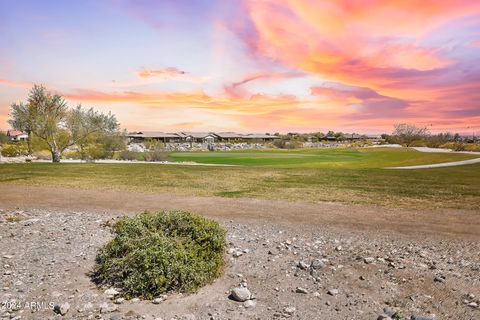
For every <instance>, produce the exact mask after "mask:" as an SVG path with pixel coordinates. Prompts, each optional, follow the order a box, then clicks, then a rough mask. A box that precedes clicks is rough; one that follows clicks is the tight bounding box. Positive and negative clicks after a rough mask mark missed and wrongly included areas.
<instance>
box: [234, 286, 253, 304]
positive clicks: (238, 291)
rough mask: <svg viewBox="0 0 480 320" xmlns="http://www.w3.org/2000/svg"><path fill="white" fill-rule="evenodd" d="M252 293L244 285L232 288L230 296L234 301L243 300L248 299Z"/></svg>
mask: <svg viewBox="0 0 480 320" xmlns="http://www.w3.org/2000/svg"><path fill="white" fill-rule="evenodd" d="M251 296H252V293H251V292H250V290H248V289H247V288H245V287H238V288H233V289H232V292H231V297H232V299H233V300H235V301H240V302H244V301H247V300H250V297H251Z"/></svg>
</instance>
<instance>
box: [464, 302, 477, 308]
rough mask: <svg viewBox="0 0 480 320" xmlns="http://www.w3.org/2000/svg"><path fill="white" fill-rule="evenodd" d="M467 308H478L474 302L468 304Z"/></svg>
mask: <svg viewBox="0 0 480 320" xmlns="http://www.w3.org/2000/svg"><path fill="white" fill-rule="evenodd" d="M467 306H469V307H471V308H478V303H476V302H475V301H472V302H470V303H469V304H467Z"/></svg>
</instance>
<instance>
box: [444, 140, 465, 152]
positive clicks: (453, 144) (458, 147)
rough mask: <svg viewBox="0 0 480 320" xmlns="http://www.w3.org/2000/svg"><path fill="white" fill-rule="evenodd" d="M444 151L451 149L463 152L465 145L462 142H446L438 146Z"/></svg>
mask: <svg viewBox="0 0 480 320" xmlns="http://www.w3.org/2000/svg"><path fill="white" fill-rule="evenodd" d="M440 148H444V149H452V150H454V151H465V143H462V142H447V143H444V144H442V145H441V146H440Z"/></svg>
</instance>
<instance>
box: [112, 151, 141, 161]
mask: <svg viewBox="0 0 480 320" xmlns="http://www.w3.org/2000/svg"><path fill="white" fill-rule="evenodd" d="M118 159H119V160H137V161H143V160H145V155H144V154H143V152H136V151H129V150H122V151H120V152H119V153H118Z"/></svg>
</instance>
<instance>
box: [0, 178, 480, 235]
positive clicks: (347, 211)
mask: <svg viewBox="0 0 480 320" xmlns="http://www.w3.org/2000/svg"><path fill="white" fill-rule="evenodd" d="M8 208H10V209H14V208H37V209H67V210H79V211H82V210H95V211H101V212H102V211H108V212H117V213H129V214H132V213H138V212H142V211H143V210H173V209H177V210H188V211H194V212H197V213H199V214H202V215H205V216H207V217H211V218H218V219H228V220H233V221H238V222H248V221H250V222H255V223H261V222H262V221H265V222H274V223H278V224H279V225H285V226H296V227H299V228H300V230H301V229H303V228H315V227H331V228H335V229H340V230H342V231H343V230H345V231H346V232H349V231H357V232H374V233H379V232H380V233H384V234H385V233H386V234H391V233H400V234H407V235H410V236H418V237H424V236H426V235H430V236H439V237H459V238H474V239H478V240H480V212H478V211H474V210H458V209H428V210H427V209H425V210H414V209H402V208H386V207H377V206H368V205H353V204H340V203H330V202H320V203H307V202H300V201H281V200H263V199H249V198H239V199H231V198H220V197H198V196H180V195H175V194H170V193H142V192H124V191H106V190H94V189H92V190H85V189H73V188H59V187H43V186H27V185H13V184H0V209H8ZM0 214H1V211H0Z"/></svg>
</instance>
